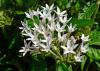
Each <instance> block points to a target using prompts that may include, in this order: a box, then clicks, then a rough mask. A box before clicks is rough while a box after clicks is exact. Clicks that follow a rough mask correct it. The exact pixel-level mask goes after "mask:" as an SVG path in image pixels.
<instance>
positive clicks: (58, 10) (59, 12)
mask: <svg viewBox="0 0 100 71" xmlns="http://www.w3.org/2000/svg"><path fill="white" fill-rule="evenodd" d="M55 12H56V14H57V15H58V17H62V16H66V11H62V12H61V11H60V9H59V7H57V11H55Z"/></svg>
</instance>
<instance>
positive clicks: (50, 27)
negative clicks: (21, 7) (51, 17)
mask: <svg viewBox="0 0 100 71" xmlns="http://www.w3.org/2000/svg"><path fill="white" fill-rule="evenodd" d="M47 27H48V28H49V29H50V31H55V30H56V24H55V22H52V23H50V25H49V24H47Z"/></svg>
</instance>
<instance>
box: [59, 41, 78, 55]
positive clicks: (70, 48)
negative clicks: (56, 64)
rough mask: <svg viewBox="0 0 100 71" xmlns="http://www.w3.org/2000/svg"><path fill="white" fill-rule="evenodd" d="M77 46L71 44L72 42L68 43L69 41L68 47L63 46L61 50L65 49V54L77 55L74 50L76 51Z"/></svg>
mask: <svg viewBox="0 0 100 71" xmlns="http://www.w3.org/2000/svg"><path fill="white" fill-rule="evenodd" d="M77 46H78V45H77V44H73V43H71V40H68V41H67V47H66V46H61V48H63V49H64V54H67V53H72V54H75V51H74V49H75V48H76V47H77Z"/></svg>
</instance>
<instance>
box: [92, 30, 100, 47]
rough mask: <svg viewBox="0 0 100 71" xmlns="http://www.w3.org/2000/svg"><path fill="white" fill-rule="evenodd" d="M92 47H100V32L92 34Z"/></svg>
mask: <svg viewBox="0 0 100 71" xmlns="http://www.w3.org/2000/svg"><path fill="white" fill-rule="evenodd" d="M90 45H100V31H93V32H92V33H91V36H90Z"/></svg>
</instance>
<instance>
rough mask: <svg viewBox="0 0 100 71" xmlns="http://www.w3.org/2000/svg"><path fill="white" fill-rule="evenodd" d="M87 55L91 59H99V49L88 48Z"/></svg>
mask: <svg viewBox="0 0 100 71" xmlns="http://www.w3.org/2000/svg"><path fill="white" fill-rule="evenodd" d="M87 55H88V56H89V57H90V59H92V60H93V61H99V60H100V49H95V48H90V49H89V51H88V52H87Z"/></svg>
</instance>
